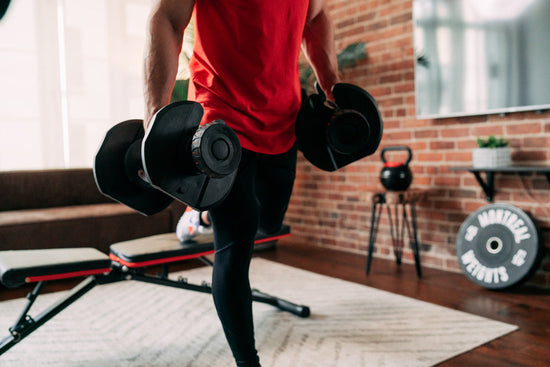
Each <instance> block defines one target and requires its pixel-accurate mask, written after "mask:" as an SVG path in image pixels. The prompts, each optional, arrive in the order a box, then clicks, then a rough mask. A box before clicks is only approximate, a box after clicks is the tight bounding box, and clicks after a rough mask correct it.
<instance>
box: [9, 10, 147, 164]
mask: <svg viewBox="0 0 550 367" xmlns="http://www.w3.org/2000/svg"><path fill="white" fill-rule="evenodd" d="M150 3H151V1H150V0H116V1H112V0H111V1H109V0H94V1H89V0H17V1H12V5H11V6H10V8H9V9H8V12H7V14H6V16H5V17H4V19H2V21H0V170H19V169H43V168H63V167H65V168H68V167H91V166H92V163H93V157H94V155H95V153H96V150H97V148H98V147H99V144H100V142H101V140H102V139H103V136H104V134H105V132H106V131H107V130H108V128H109V127H111V126H112V125H114V124H115V123H117V122H120V121H123V120H126V119H131V118H142V116H143V100H142V98H143V97H142V88H141V80H142V59H143V45H144V40H145V21H146V18H147V14H148V12H149V6H150Z"/></svg>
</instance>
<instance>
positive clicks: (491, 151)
mask: <svg viewBox="0 0 550 367" xmlns="http://www.w3.org/2000/svg"><path fill="white" fill-rule="evenodd" d="M472 161H473V164H474V167H475V168H480V167H483V168H496V167H508V166H510V165H511V163H512V159H511V149H510V148H508V147H504V148H475V149H474V151H473V154H472Z"/></svg>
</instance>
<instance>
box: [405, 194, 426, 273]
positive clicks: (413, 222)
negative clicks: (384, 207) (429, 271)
mask: <svg viewBox="0 0 550 367" xmlns="http://www.w3.org/2000/svg"><path fill="white" fill-rule="evenodd" d="M410 207H411V220H410V222H411V227H412V233H411V229H410V227H409V221H408V220H407V232H408V234H409V239H410V241H411V247H412V250H413V255H414V265H415V267H416V275H418V277H419V278H421V277H422V270H421V268H420V249H419V246H418V235H417V227H416V206H415V204H414V203H411V204H410ZM405 215H406V213H405Z"/></svg>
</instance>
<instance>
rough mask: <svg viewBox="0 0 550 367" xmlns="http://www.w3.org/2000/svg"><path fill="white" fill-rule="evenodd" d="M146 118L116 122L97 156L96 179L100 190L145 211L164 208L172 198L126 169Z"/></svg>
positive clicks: (114, 198)
mask: <svg viewBox="0 0 550 367" xmlns="http://www.w3.org/2000/svg"><path fill="white" fill-rule="evenodd" d="M143 133H144V132H143V121H142V120H128V121H124V122H121V123H119V124H117V125H115V126H113V127H112V128H111V129H110V130H109V131H108V132H107V134H106V136H105V139H104V140H103V142H102V144H101V146H100V148H99V150H98V152H97V154H96V157H95V160H94V168H93V172H94V179H95V182H96V185H97V187H98V189H99V191H100V192H101V193H102V194H103V195H105V196H108V197H110V198H111V199H113V200H115V201H118V202H120V203H122V204H124V205H127V206H129V207H130V208H132V209H134V210H136V211H138V212H140V213H141V214H144V215H152V214H155V213H158V212H160V211H162V210H163V209H165V208H166V207H167V206H168V205H170V203H171V202H172V201H173V199H172V198H171V197H170V196H168V195H166V194H164V193H162V192H160V191H158V190H156V189H154V188H153V187H150V185H148V184H146V183H140V182H139V181H138V180H140V178H139V177H138V176H137V174H138V173H137V172H135V175H136V176H135V177H129V175H128V174H127V172H126V165H125V161H126V159H125V158H126V154H127V152H128V149H129V148H130V146H131V145H132V144H134V142H136V141H138V140H140V139H142V138H143Z"/></svg>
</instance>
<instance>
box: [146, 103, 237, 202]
mask: <svg viewBox="0 0 550 367" xmlns="http://www.w3.org/2000/svg"><path fill="white" fill-rule="evenodd" d="M202 115H203V109H202V106H201V105H200V104H199V103H197V102H192V101H181V102H176V103H172V104H170V105H168V106H166V107H163V108H162V109H160V110H159V111H158V112H157V114H156V115H155V117H154V119H153V120H152V121H151V124H150V126H149V128H148V130H147V133H146V135H145V138H144V140H143V144H142V162H143V167H144V170H145V173H146V176H147V177H148V180H149V181H150V182H151V184H152V185H153V187H155V188H157V189H158V190H161V191H162V192H164V193H166V194H167V195H169V196H171V197H173V198H175V199H176V200H179V201H181V202H183V203H185V204H187V205H189V206H191V207H192V208H194V209H197V210H200V211H202V210H207V209H209V208H211V207H213V206H215V205H217V204H219V203H220V202H222V201H223V200H224V199H225V197H226V196H227V195H228V194H229V191H230V190H231V187H232V186H233V182H234V180H235V176H236V170H235V171H232V172H231V173H229V174H227V175H226V176H224V177H211V176H210V175H209V174H208V173H205V172H201V171H200V169H198V167H197V166H196V164H195V162H194V161H193V156H192V150H191V145H192V140H193V136H194V135H195V133H196V132H197V130H198V127H199V123H200V121H201V119H202ZM232 144H234V145H233V146H232V147H231V149H233V150H238V151H239V155H238V156H237V155H233V156H232V157H233V159H235V158H238V159H239V160H240V145H239V144H238V139H237V141H236V144H237V145H235V142H234V141H233V143H232Z"/></svg>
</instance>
